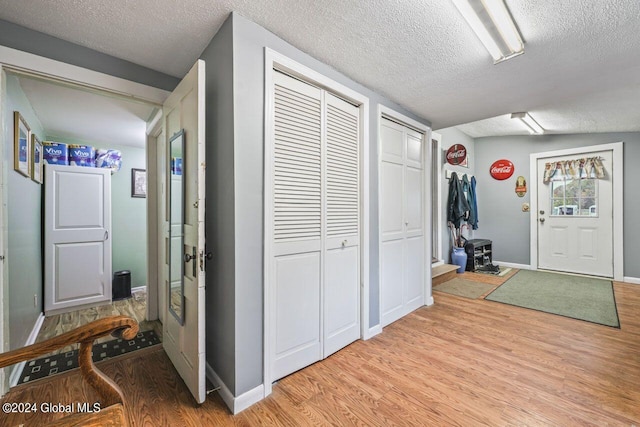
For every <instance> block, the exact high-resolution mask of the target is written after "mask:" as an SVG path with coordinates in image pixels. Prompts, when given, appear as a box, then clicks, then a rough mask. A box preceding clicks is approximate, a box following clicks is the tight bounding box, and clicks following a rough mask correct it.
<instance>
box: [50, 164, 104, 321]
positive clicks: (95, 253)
mask: <svg viewBox="0 0 640 427" xmlns="http://www.w3.org/2000/svg"><path fill="white" fill-rule="evenodd" d="M44 211H45V214H44V219H45V221H44V243H45V251H44V284H45V285H44V289H45V292H44V310H45V312H46V313H47V314H49V313H52V312H53V313H55V312H61V311H69V310H70V309H71V308H73V307H78V306H83V305H88V304H96V303H100V302H103V301H111V170H110V169H97V168H87V167H80V166H53V165H46V167H45V207H44Z"/></svg>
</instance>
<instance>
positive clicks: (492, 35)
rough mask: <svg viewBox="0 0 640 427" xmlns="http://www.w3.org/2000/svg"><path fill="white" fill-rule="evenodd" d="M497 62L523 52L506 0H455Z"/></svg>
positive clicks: (521, 42)
mask: <svg viewBox="0 0 640 427" xmlns="http://www.w3.org/2000/svg"><path fill="white" fill-rule="evenodd" d="M452 1H453V4H454V5H455V6H456V7H457V8H458V10H459V11H460V13H461V14H462V16H463V17H464V19H466V21H467V23H468V24H469V25H470V26H471V28H472V29H473V31H474V32H475V33H476V35H477V36H478V38H479V39H480V41H481V42H482V44H483V45H484V47H486V48H487V50H488V51H489V53H490V54H491V56H492V57H493V60H494V64H498V63H500V62H502V61H505V60H507V59H510V58H513V57H514V56H518V55H522V54H523V53H524V42H523V41H522V38H521V37H520V33H518V29H517V28H516V24H515V23H514V22H513V19H511V14H510V13H509V10H508V9H507V6H505V4H504V0H452Z"/></svg>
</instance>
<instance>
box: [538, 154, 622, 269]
mask: <svg viewBox="0 0 640 427" xmlns="http://www.w3.org/2000/svg"><path fill="white" fill-rule="evenodd" d="M587 157H600V159H601V161H602V165H603V166H604V170H605V171H606V176H605V178H602V179H597V178H595V177H593V175H592V174H590V176H589V175H587V172H586V170H587V169H586V168H585V169H583V172H582V178H581V179H576V178H572V177H571V176H570V175H569V174H568V173H564V174H563V173H562V172H561V171H558V172H556V174H555V175H554V176H553V177H552V178H551V181H550V182H549V183H548V184H544V183H543V175H544V171H545V164H546V163H553V162H558V161H564V160H574V159H581V158H587ZM612 158H613V152H612V151H600V152H593V153H591V152H589V153H582V154H578V155H572V156H563V157H549V158H541V159H538V164H537V171H538V177H537V179H538V195H537V197H538V212H537V215H538V268H541V269H547V270H557V271H564V272H572V273H581V274H589V275H594V276H604V277H613V180H612V176H613V169H612V167H613V162H612ZM588 170H589V172H591V173H593V171H591V169H590V168H589V169H588Z"/></svg>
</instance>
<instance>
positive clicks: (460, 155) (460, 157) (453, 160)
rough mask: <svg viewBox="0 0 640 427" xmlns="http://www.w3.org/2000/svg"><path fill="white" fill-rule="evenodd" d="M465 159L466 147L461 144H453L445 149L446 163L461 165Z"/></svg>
mask: <svg viewBox="0 0 640 427" xmlns="http://www.w3.org/2000/svg"><path fill="white" fill-rule="evenodd" d="M466 159H467V149H466V148H465V146H464V145H462V144H453V145H452V146H451V147H449V149H448V150H447V163H449V164H450V165H454V166H455V165H462V164H464V161H465V160H466Z"/></svg>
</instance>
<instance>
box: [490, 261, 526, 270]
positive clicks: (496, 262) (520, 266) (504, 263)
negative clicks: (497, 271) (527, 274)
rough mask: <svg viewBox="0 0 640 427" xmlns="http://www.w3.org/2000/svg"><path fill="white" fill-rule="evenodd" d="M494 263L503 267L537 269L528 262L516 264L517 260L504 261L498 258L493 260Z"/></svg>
mask: <svg viewBox="0 0 640 427" xmlns="http://www.w3.org/2000/svg"><path fill="white" fill-rule="evenodd" d="M493 263H494V264H496V265H499V266H501V267H511V268H518V269H520V270H535V268H531V266H530V265H527V264H516V263H515V262H503V261H496V260H493Z"/></svg>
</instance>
